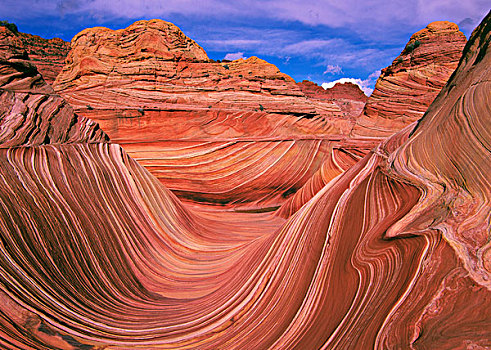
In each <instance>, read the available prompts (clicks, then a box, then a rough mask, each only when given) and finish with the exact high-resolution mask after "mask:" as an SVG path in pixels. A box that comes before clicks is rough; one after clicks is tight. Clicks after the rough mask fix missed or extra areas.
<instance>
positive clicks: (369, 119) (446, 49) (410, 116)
mask: <svg viewBox="0 0 491 350" xmlns="http://www.w3.org/2000/svg"><path fill="white" fill-rule="evenodd" d="M465 43H466V38H465V36H464V34H462V32H460V31H459V28H458V26H457V25H456V24H454V23H451V22H433V23H430V24H429V25H428V26H427V27H426V28H424V29H422V30H420V31H419V32H417V33H415V34H413V35H412V36H411V39H410V40H409V42H408V43H407V45H406V47H405V48H404V50H403V51H402V52H401V54H400V55H399V56H398V57H397V58H396V59H395V60H394V61H393V62H392V64H391V65H390V66H389V67H387V68H385V69H383V70H382V74H381V75H380V77H379V78H378V80H377V83H376V85H375V89H374V91H373V93H372V94H371V95H370V98H369V99H368V101H367V103H366V105H365V108H364V110H363V113H362V114H361V115H360V116H359V118H357V120H356V124H355V127H354V129H353V131H352V136H355V137H357V136H369V137H373V136H379V137H387V136H390V135H391V134H393V133H394V132H397V131H398V130H401V129H403V128H404V127H405V126H407V125H409V124H411V123H413V122H415V121H417V120H418V119H420V118H421V117H422V116H423V114H424V113H425V112H426V109H427V108H428V106H429V105H430V104H431V102H433V100H434V99H435V97H436V96H437V95H438V93H439V92H440V90H441V89H442V87H443V86H444V85H445V83H446V82H447V80H448V78H449V77H450V75H451V74H452V73H453V71H454V70H455V68H457V64H458V62H459V59H460V56H461V54H462V49H463V48H464V45H465Z"/></svg>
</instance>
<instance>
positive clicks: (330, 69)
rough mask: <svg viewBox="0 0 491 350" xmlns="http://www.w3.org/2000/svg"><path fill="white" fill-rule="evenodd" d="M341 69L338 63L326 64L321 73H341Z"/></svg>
mask: <svg viewBox="0 0 491 350" xmlns="http://www.w3.org/2000/svg"><path fill="white" fill-rule="evenodd" d="M342 71H343V70H342V69H341V67H340V66H338V65H335V66H334V65H332V64H328V65H327V68H326V70H325V71H324V73H323V74H337V73H341V72H342Z"/></svg>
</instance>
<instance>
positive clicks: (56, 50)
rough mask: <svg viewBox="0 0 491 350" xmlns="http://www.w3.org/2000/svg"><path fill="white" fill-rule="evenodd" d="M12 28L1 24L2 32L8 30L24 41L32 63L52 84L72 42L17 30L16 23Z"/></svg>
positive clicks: (63, 63)
mask: <svg viewBox="0 0 491 350" xmlns="http://www.w3.org/2000/svg"><path fill="white" fill-rule="evenodd" d="M10 29H11V30H9V29H8V27H6V26H1V31H2V32H5V31H7V32H9V33H10V34H11V35H14V36H15V37H17V38H18V39H19V40H20V42H22V44H23V48H24V49H25V50H26V52H27V54H28V55H29V58H30V60H31V63H32V64H34V65H35V66H36V68H37V70H38V71H39V72H40V73H41V74H42V75H43V78H44V80H45V81H46V82H47V83H48V84H52V83H53V82H54V81H55V79H56V76H57V75H58V73H60V71H61V69H62V68H63V66H64V65H65V58H66V56H67V55H68V52H69V51H70V43H67V42H66V41H63V40H61V39H60V38H54V39H43V38H41V37H40V36H38V35H32V34H27V33H21V32H19V31H17V27H16V26H15V25H14V28H13V29H12V28H10ZM12 30H13V31H12Z"/></svg>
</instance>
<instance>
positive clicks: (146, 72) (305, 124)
mask: <svg viewBox="0 0 491 350" xmlns="http://www.w3.org/2000/svg"><path fill="white" fill-rule="evenodd" d="M71 46H72V48H71V51H70V54H69V55H68V58H67V64H66V66H65V67H64V69H63V71H62V72H61V73H60V75H59V76H58V78H57V80H56V83H55V85H54V86H55V90H56V91H58V92H59V93H60V94H61V95H62V96H63V97H65V98H66V100H67V101H68V102H69V103H70V105H72V106H74V108H75V110H76V111H77V113H79V114H81V115H83V116H85V117H88V118H90V119H92V120H95V121H97V122H98V123H99V124H100V125H101V127H102V129H103V130H104V131H105V132H107V133H108V135H109V137H110V138H111V140H113V141H114V142H117V143H119V144H121V145H123V146H124V148H125V149H126V150H127V151H128V152H129V154H130V156H132V157H134V158H135V159H137V160H138V161H139V162H140V163H141V164H143V165H144V166H145V167H146V168H147V169H148V170H149V171H150V172H151V173H152V174H153V175H155V176H156V177H157V178H158V179H160V180H161V181H162V183H163V184H164V185H165V186H167V187H168V188H170V189H172V190H173V191H174V192H175V193H176V194H177V195H178V196H180V197H181V198H184V199H193V200H200V201H202V202H203V203H213V204H228V203H242V204H244V205H247V206H249V207H250V209H254V208H256V209H258V208H259V207H263V206H264V208H263V209H265V208H266V207H267V208H271V207H275V206H278V205H280V204H282V202H283V201H284V200H285V198H287V197H289V196H290V195H291V194H292V193H293V192H295V191H296V190H297V189H298V188H300V187H302V186H303V185H304V184H305V183H306V181H307V180H308V178H310V177H311V176H312V175H313V174H314V173H315V172H316V171H317V170H319V168H320V166H321V164H322V163H323V162H324V160H325V158H326V157H328V156H329V155H328V153H329V152H330V150H331V149H333V147H335V148H339V147H340V143H342V140H343V138H344V137H345V136H346V135H347V134H348V133H349V131H350V130H351V128H352V127H353V123H354V119H353V116H354V115H357V114H359V112H360V110H361V108H362V105H363V102H362V97H361V96H359V92H360V91H356V90H355V92H353V93H351V95H353V96H352V97H350V96H348V95H349V94H344V95H343V98H341V97H339V98H338V97H337V96H336V98H333V96H331V95H332V94H331V95H329V96H327V95H326V96H323V97H321V96H320V95H319V94H317V95H318V96H317V97H315V96H313V95H312V94H307V93H304V92H303V91H302V89H301V88H300V86H299V85H297V84H296V83H295V81H294V80H293V79H292V78H290V77H289V76H287V75H286V74H283V73H281V72H280V71H279V70H278V68H277V67H275V66H274V65H272V64H269V63H267V62H266V61H263V60H261V59H258V58H256V57H251V58H248V59H246V60H243V59H240V60H237V61H232V62H215V61H212V60H209V59H208V57H207V56H206V53H205V52H204V50H203V49H202V48H201V47H200V46H199V45H198V44H196V43H195V42H194V41H193V40H191V39H190V38H188V37H186V36H185V35H184V34H183V33H182V32H181V31H180V30H179V28H177V27H176V26H174V25H173V24H171V23H167V22H164V21H160V20H151V21H139V22H136V23H135V24H133V25H131V26H130V27H128V28H126V29H122V30H117V31H113V30H109V29H106V28H92V29H87V30H85V31H83V32H81V33H80V34H78V35H77V36H75V38H74V39H73V41H72V44H71ZM320 89H322V88H320ZM322 90H323V89H322ZM362 95H363V94H362ZM363 96H364V95H363ZM328 97H329V98H328ZM182 141H186V142H182ZM186 150H188V151H189V153H186ZM368 150H369V149H367V148H366V147H364V146H363V147H360V152H361V153H363V154H366V152H367V151H368ZM176 155H177V156H176ZM281 174H288V175H286V177H284V176H281ZM260 203H261V204H260Z"/></svg>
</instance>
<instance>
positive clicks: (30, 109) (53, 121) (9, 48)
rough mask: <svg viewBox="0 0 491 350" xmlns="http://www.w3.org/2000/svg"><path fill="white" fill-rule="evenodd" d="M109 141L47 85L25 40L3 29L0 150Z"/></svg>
mask: <svg viewBox="0 0 491 350" xmlns="http://www.w3.org/2000/svg"><path fill="white" fill-rule="evenodd" d="M104 140H107V135H106V134H104V132H102V131H101V130H100V128H99V126H98V125H97V124H96V123H94V122H93V121H91V120H89V119H86V118H83V117H79V116H77V115H75V114H74V113H73V110H72V108H71V107H70V106H68V105H67V104H66V102H65V101H64V100H63V99H62V98H61V97H60V96H58V95H57V94H55V93H54V91H53V89H52V88H51V87H50V86H49V85H47V84H46V82H45V81H44V79H43V77H42V76H41V74H39V72H38V70H37V68H36V67H35V66H34V65H33V64H32V63H31V61H30V60H29V57H28V55H27V53H26V51H25V49H24V46H23V43H22V41H21V40H20V39H19V38H18V37H17V36H15V35H14V34H13V33H12V32H10V31H9V30H7V29H6V28H4V27H0V147H13V146H21V145H40V144H48V143H66V142H68V143H74V142H100V141H104Z"/></svg>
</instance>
